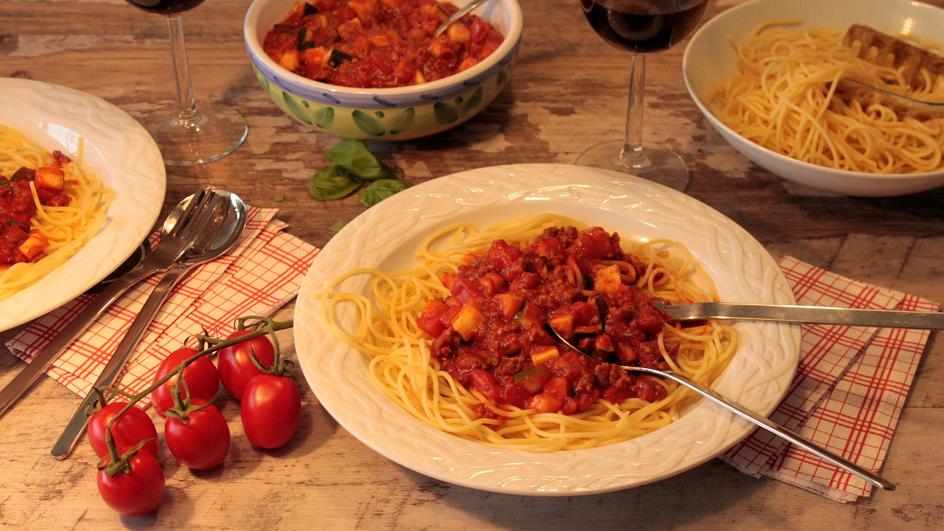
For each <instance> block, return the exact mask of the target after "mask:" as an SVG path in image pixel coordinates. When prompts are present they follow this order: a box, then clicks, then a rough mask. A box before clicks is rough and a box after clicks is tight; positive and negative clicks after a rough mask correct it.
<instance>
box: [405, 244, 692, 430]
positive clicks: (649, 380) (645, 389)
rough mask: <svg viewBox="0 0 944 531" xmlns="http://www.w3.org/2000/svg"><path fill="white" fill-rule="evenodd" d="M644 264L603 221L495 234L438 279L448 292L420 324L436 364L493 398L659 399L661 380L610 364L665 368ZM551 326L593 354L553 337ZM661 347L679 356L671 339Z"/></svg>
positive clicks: (559, 405)
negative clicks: (512, 240) (510, 239)
mask: <svg viewBox="0 0 944 531" xmlns="http://www.w3.org/2000/svg"><path fill="white" fill-rule="evenodd" d="M644 267H645V266H644V264H643V263H642V262H641V261H640V260H639V259H637V258H636V257H633V256H630V255H627V254H625V253H624V252H623V251H622V249H621V247H620V241H619V235H617V234H608V233H607V232H606V231H604V230H603V229H601V228H599V227H594V228H591V229H587V230H584V231H578V230H577V229H576V228H574V227H554V228H549V229H547V230H545V231H544V233H543V234H541V235H540V236H538V237H537V238H536V239H535V240H534V241H533V242H532V243H531V244H529V245H527V246H524V247H519V246H516V245H511V244H509V243H507V242H505V241H502V240H497V241H495V242H493V243H492V245H491V246H490V247H489V249H488V250H487V251H485V252H484V253H482V254H479V255H474V256H470V257H468V258H467V259H466V260H465V262H464V263H463V265H461V266H460V267H459V270H458V272H457V273H456V274H454V275H447V276H446V278H444V279H443V281H444V284H446V286H447V287H449V289H450V292H451V294H452V295H451V296H450V297H448V298H447V299H445V300H444V301H431V302H430V303H429V304H428V305H427V308H426V310H425V311H424V312H423V314H422V315H421V316H420V317H419V318H418V320H417V324H418V325H419V326H420V328H421V329H423V330H424V331H425V332H426V333H427V334H428V335H429V336H431V337H433V341H432V348H431V350H432V355H433V356H434V357H435V358H436V359H438V360H439V362H440V364H441V366H442V368H443V369H444V370H446V371H447V372H449V373H450V374H451V375H452V376H453V377H455V378H456V379H457V380H458V381H459V382H460V383H461V384H462V385H464V386H467V387H469V388H472V389H474V390H475V391H477V392H479V393H481V394H482V395H484V396H485V397H486V398H487V399H488V400H490V401H493V402H494V403H497V404H509V405H516V406H518V407H528V408H532V409H535V410H536V411H539V412H541V411H560V412H562V413H565V414H572V413H577V412H580V411H583V410H585V409H586V408H588V407H589V406H590V405H592V404H593V403H594V402H595V401H596V400H598V399H599V398H601V397H602V398H604V399H606V400H609V401H610V402H613V403H620V402H622V401H623V400H625V399H627V398H633V397H638V398H642V399H644V400H648V401H657V400H659V399H661V398H663V397H665V396H666V390H665V387H663V386H662V385H661V384H660V382H659V381H658V380H656V379H655V378H653V377H650V376H646V375H633V374H628V373H627V372H625V371H624V370H623V369H621V368H619V367H618V366H616V365H615V364H614V363H626V364H638V365H642V366H645V367H653V368H662V369H664V368H667V364H666V362H665V359H664V358H663V356H662V353H661V351H660V349H659V345H658V342H657V338H658V334H659V333H660V331H661V330H662V329H663V326H664V322H665V321H664V317H663V315H662V314H661V313H660V312H659V311H658V310H656V309H655V308H654V307H653V306H652V299H651V297H650V296H649V295H648V294H646V293H645V292H643V291H641V290H639V289H637V288H635V287H634V285H633V284H632V282H631V281H632V280H635V278H636V276H637V275H640V274H642V273H643V271H644ZM548 325H551V326H554V328H555V329H556V330H558V331H559V332H560V333H562V335H564V336H565V337H568V339H569V340H571V341H573V342H576V343H577V344H578V345H579V346H580V347H581V348H583V349H585V350H586V351H588V352H590V353H592V355H593V356H594V358H588V357H586V356H582V355H580V354H578V353H576V352H574V351H572V350H570V349H569V348H567V347H565V346H563V345H558V344H557V342H556V341H555V340H554V338H552V337H551V335H550V334H549V333H548V332H547V330H546V328H545V327H546V326H548ZM665 346H666V348H667V350H668V353H669V355H670V356H674V355H675V354H677V351H678V344H677V343H675V342H672V341H666V343H665ZM481 413H482V414H483V415H488V413H487V411H486V410H482V412H481Z"/></svg>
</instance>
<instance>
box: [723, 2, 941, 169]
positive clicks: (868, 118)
mask: <svg viewBox="0 0 944 531" xmlns="http://www.w3.org/2000/svg"><path fill="white" fill-rule="evenodd" d="M797 23H799V21H771V22H767V23H764V24H761V25H760V26H758V27H757V28H756V29H755V30H754V31H753V32H752V33H751V34H750V35H748V36H746V37H744V38H743V39H741V40H740V41H735V40H733V39H732V40H731V44H732V46H733V47H734V49H735V51H736V53H737V57H738V70H739V72H740V73H739V74H737V75H735V76H733V77H732V78H730V79H728V80H727V81H726V82H725V83H723V84H721V85H720V86H717V87H715V88H714V89H713V92H712V94H711V95H710V97H709V107H710V108H711V111H712V112H713V113H714V114H715V115H716V116H717V117H718V118H719V119H720V120H721V121H722V122H724V124H725V125H727V126H728V127H730V128H731V129H733V130H734V131H735V132H737V133H738V134H740V135H742V136H744V137H746V138H747V139H749V140H751V141H753V142H756V143H757V144H760V145H761V146H763V147H766V148H768V149H771V150H773V151H776V152H777V153H780V154H783V155H787V156H789V157H791V158H794V159H797V160H800V161H804V162H809V163H812V164H817V165H820V166H827V167H831V168H836V169H841V170H850V171H857V172H868V173H917V172H927V171H933V170H937V169H940V168H942V167H944V158H942V146H944V116H942V115H941V114H940V113H937V114H936V115H931V114H928V113H927V112H925V111H921V110H915V109H913V108H907V107H905V106H903V105H901V103H900V102H896V101H894V99H893V98H890V97H887V96H881V95H880V94H879V93H877V92H875V91H871V90H868V89H866V88H862V87H857V86H856V85H854V84H850V83H845V82H843V80H844V79H857V80H860V81H864V82H867V83H869V84H872V85H876V86H882V87H885V88H887V89H889V90H890V91H892V92H896V93H900V94H903V95H906V96H910V97H912V98H917V99H922V100H927V101H942V102H944V81H942V79H940V78H938V79H935V78H934V77H932V76H931V75H930V73H929V72H927V71H926V70H921V71H920V78H919V80H920V82H919V83H917V86H912V84H911V83H909V82H907V81H906V80H905V79H904V78H903V75H902V71H901V70H896V69H895V68H892V67H880V66H877V65H875V64H873V63H870V62H868V61H865V60H864V59H861V58H859V57H857V56H856V51H855V50H854V49H852V48H849V47H847V46H844V45H843V43H842V40H843V31H842V30H840V29H833V28H819V29H808V30H803V31H793V30H790V29H787V28H784V27H781V26H784V25H791V24H797ZM902 68H903V67H902Z"/></svg>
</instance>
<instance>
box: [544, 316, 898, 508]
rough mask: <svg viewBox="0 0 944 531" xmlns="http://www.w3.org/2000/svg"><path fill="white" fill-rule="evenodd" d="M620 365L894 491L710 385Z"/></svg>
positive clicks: (878, 478)
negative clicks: (658, 379)
mask: <svg viewBox="0 0 944 531" xmlns="http://www.w3.org/2000/svg"><path fill="white" fill-rule="evenodd" d="M546 328H547V330H548V332H549V333H550V334H551V335H552V336H554V337H555V338H557V339H558V340H559V341H560V342H561V343H563V344H564V345H566V346H567V347H568V348H570V349H572V350H573V351H575V352H577V353H578V354H581V355H583V356H587V357H588V358H593V356H591V355H590V354H587V353H586V352H584V351H583V350H581V349H579V348H577V347H576V346H574V345H572V344H571V343H570V342H569V341H567V340H566V339H564V338H563V337H562V336H561V335H560V334H558V333H557V330H554V327H553V326H550V325H547V326H546ZM593 359H596V358H593ZM617 367H619V368H621V369H623V370H624V371H630V372H641V373H646V374H652V375H655V376H661V377H662V378H667V379H669V380H672V381H673V382H675V383H677V384H679V385H682V386H684V387H687V388H689V389H691V390H692V391H695V392H696V393H698V394H700V395H701V396H703V397H705V398H707V399H708V400H711V401H712V402H714V403H716V404H718V405H719V406H721V407H723V408H724V409H727V410H728V411H730V412H731V413H734V414H735V415H737V416H739V417H741V418H742V419H744V420H746V421H748V422H750V423H752V424H755V425H756V426H758V427H760V428H762V429H764V430H767V431H769V432H770V433H772V434H774V435H776V436H777V437H780V438H782V439H786V440H787V441H789V442H790V443H792V444H794V445H796V446H798V447H800V448H803V449H804V450H806V451H808V452H810V453H812V454H814V455H816V456H818V457H820V458H821V459H823V460H825V461H829V462H830V463H832V464H834V465H836V466H838V467H840V468H842V469H843V470H846V471H848V472H850V473H852V474H855V475H856V476H859V477H860V478H862V479H864V480H866V481H868V482H869V483H871V484H873V485H875V486H876V487H878V488H880V489H885V490H895V484H894V483H892V482H890V481H888V480H887V479H885V478H883V477H882V476H879V475H878V474H874V473H872V472H870V471H868V470H866V469H864V468H862V467H860V466H858V465H856V464H855V463H853V462H851V461H848V460H846V459H844V458H843V457H841V456H838V455H836V454H834V453H832V452H830V451H829V450H826V449H825V448H820V447H819V446H817V445H815V444H813V443H812V442H811V441H809V440H807V439H805V438H803V436H801V435H800V434H798V433H796V432H794V431H792V430H790V429H789V428H786V427H784V426H781V425H780V424H777V423H776V422H773V421H771V420H770V419H768V418H766V417H762V416H760V415H759V414H757V413H755V412H753V411H751V410H750V409H747V408H745V407H744V406H741V405H738V404H736V403H735V402H732V401H731V400H728V399H727V398H725V397H723V396H721V395H720V394H718V393H716V392H714V391H712V390H711V389H709V388H707V387H702V386H701V385H700V384H698V383H696V382H694V381H692V380H690V379H688V378H686V377H685V376H682V375H681V374H676V373H674V372H670V371H661V370H659V369H650V368H649V367H636V366H632V365H617Z"/></svg>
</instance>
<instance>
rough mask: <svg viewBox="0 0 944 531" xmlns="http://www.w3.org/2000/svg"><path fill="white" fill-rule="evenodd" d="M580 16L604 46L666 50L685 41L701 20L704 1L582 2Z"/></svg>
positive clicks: (705, 6)
mask: <svg viewBox="0 0 944 531" xmlns="http://www.w3.org/2000/svg"><path fill="white" fill-rule="evenodd" d="M583 4H584V15H585V16H586V17H587V21H588V22H590V26H592V27H593V29H594V31H596V32H597V34H598V35H599V36H601V37H603V38H604V39H605V40H606V41H607V42H609V43H610V44H612V45H613V46H616V47H617V48H621V49H623V50H626V51H628V52H633V53H651V52H661V51H662V50H668V49H669V48H671V47H673V46H675V45H676V44H678V43H679V42H680V41H682V40H683V39H685V37H688V35H689V34H690V33H691V32H692V31H694V30H695V28H696V27H697V26H698V22H699V21H700V20H701V17H702V15H703V14H704V13H705V9H706V8H707V7H708V3H707V2H705V1H704V0H696V1H691V0H689V1H683V0H680V1H677V2H629V1H627V2H619V1H613V2H603V1H601V2H596V1H593V0H583Z"/></svg>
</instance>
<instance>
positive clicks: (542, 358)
mask: <svg viewBox="0 0 944 531" xmlns="http://www.w3.org/2000/svg"><path fill="white" fill-rule="evenodd" d="M559 357H560V351H559V350H557V347H556V346H554V345H535V346H533V347H531V363H533V364H534V366H535V367H537V366H539V365H544V364H545V363H547V362H549V361H551V360H554V359H557V358H559Z"/></svg>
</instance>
